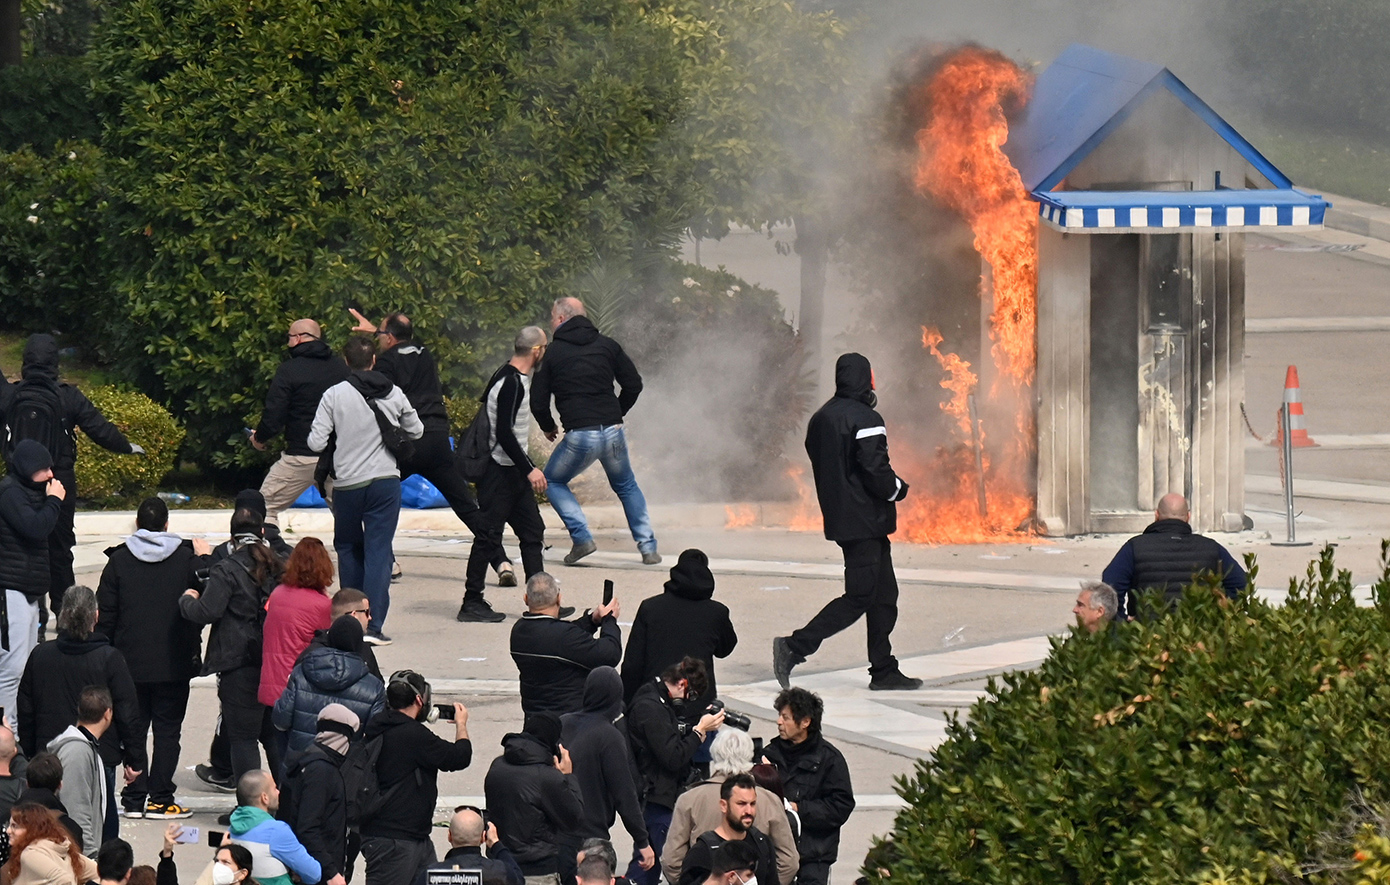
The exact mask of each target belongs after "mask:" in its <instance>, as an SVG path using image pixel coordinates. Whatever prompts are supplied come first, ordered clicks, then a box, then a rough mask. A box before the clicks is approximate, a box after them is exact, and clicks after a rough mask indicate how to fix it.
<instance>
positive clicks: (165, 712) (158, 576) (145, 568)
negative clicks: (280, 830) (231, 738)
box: [97, 498, 211, 819]
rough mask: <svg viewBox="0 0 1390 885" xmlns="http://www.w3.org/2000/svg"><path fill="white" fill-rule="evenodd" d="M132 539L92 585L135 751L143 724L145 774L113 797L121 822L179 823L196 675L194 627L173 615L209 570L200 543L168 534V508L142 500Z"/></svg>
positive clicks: (114, 552) (115, 550)
mask: <svg viewBox="0 0 1390 885" xmlns="http://www.w3.org/2000/svg"><path fill="white" fill-rule="evenodd" d="M135 525H136V527H137V528H136V531H135V534H133V535H131V536H130V537H128V538H126V539H125V543H123V544H118V545H117V546H115V547H109V548H107V550H106V557H107V560H106V568H105V569H104V570H103V571H102V573H101V583H100V584H98V585H97V608H98V612H99V615H98V619H97V632H99V633H101V634H103V635H105V636H106V638H107V639H109V640H110V641H111V644H112V645H114V646H115V647H116V649H117V650H118V651H119V652H120V653H121V654H122V655H124V656H125V660H126V664H127V665H128V666H129V668H130V676H131V679H132V680H133V681H134V682H135V694H136V699H137V701H138V702H139V707H140V714H139V719H138V720H137V721H136V723H135V725H136V735H135V739H136V740H138V741H139V742H140V744H141V746H143V745H144V743H145V740H146V736H147V735H148V734H149V732H150V729H151V726H153V730H154V753H153V755H152V756H151V757H150V765H149V771H148V772H147V773H142V774H141V775H140V777H138V778H137V779H136V780H135V782H134V783H131V784H129V785H127V786H126V788H125V789H124V790H123V791H122V792H121V805H122V806H123V808H124V811H125V814H126V816H127V817H151V818H168V819H173V818H184V817H188V816H189V815H190V814H191V812H189V811H188V810H187V809H185V808H183V807H182V806H180V805H178V804H177V803H176V802H175V801H174V772H176V771H178V767H179V751H180V746H179V740H180V737H181V735H182V731H183V719H184V715H185V713H186V712H187V710H188V685H189V680H191V679H192V678H193V677H194V676H196V675H198V670H199V660H198V656H199V654H198V653H199V644H200V643H199V628H198V625H196V624H194V623H193V622H192V621H189V620H186V619H185V618H184V617H183V615H182V614H180V612H179V597H180V596H182V595H183V591H185V590H188V589H190V588H191V589H197V588H198V585H199V581H198V577H197V572H198V571H199V570H200V569H205V568H207V567H208V566H209V565H210V559H211V557H210V556H209V554H210V553H211V550H210V549H209V547H208V544H207V542H206V541H204V540H203V539H201V538H195V539H193V540H192V541H185V540H184V539H183V538H181V537H179V536H178V535H176V534H174V533H172V532H170V531H169V530H168V529H169V508H168V507H167V506H165V504H164V502H163V501H161V500H159V499H158V498H146V499H145V500H144V501H142V502H141V503H140V509H139V510H137V511H136V512H135Z"/></svg>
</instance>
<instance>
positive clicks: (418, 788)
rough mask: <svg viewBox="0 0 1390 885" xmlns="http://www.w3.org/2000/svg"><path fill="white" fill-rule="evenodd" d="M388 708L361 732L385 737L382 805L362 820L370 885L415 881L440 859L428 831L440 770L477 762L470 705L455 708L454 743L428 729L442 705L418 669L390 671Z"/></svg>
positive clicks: (379, 773) (379, 768)
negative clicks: (470, 729)
mask: <svg viewBox="0 0 1390 885" xmlns="http://www.w3.org/2000/svg"><path fill="white" fill-rule="evenodd" d="M386 707H387V709H386V711H385V712H384V713H379V714H377V716H376V717H375V718H374V719H372V720H371V721H370V722H368V723H367V727H366V729H365V731H364V734H363V737H364V738H365V740H367V741H368V742H370V741H373V740H375V739H377V738H378V737H379V738H381V740H382V744H381V751H380V754H379V755H378V756H377V765H376V778H377V784H378V786H379V788H380V791H381V804H380V810H379V811H378V812H377V813H376V814H375V815H373V816H372V818H371V819H370V820H367V821H363V823H362V856H363V857H364V858H366V861H367V885H400V883H402V882H411V881H413V880H414V879H415V877H416V876H417V875H419V873H420V871H421V870H423V869H424V868H425V867H426V866H427V865H429V864H431V863H433V862H434V861H435V859H436V858H435V853H434V845H433V844H432V843H431V842H430V828H431V826H432V825H433V824H434V806H435V803H436V802H437V801H438V799H439V772H441V771H462V770H463V769H465V768H467V767H468V763H470V762H472V761H473V744H472V743H471V742H470V741H469V740H468V708H467V707H465V706H464V705H463V704H454V705H453V710H452V713H453V720H454V740H453V742H452V743H450V742H449V741H446V740H444V739H443V738H441V737H439V736H438V735H436V734H435V733H434V732H432V731H430V729H429V726H427V725H426V724H425V723H426V722H430V721H434V719H435V718H436V716H437V714H438V710H437V708H435V707H433V706H431V704H430V684H429V683H428V682H426V681H425V677H423V676H421V675H420V674H419V673H416V672H414V671H413V670H400V671H398V672H396V673H392V674H391V679H390V682H388V683H387V685H386ZM445 718H448V717H445Z"/></svg>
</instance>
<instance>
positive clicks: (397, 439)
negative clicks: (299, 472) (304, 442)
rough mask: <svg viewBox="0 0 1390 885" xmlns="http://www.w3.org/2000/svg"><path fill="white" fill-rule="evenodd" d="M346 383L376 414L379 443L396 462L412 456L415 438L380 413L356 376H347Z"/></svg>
mask: <svg viewBox="0 0 1390 885" xmlns="http://www.w3.org/2000/svg"><path fill="white" fill-rule="evenodd" d="M348 383H349V384H351V385H352V389H353V390H356V391H357V392H358V394H360V395H361V397H362V398H363V399H364V400H366V401H367V405H368V407H370V408H371V410H372V414H373V415H375V416H376V426H377V430H379V431H381V444H382V445H383V446H385V447H386V451H388V452H390V453H391V454H392V456H394V457H395V459H396V463H398V464H399V463H400V462H401V461H409V460H410V459H411V458H412V457H414V455H415V440H413V439H411V438H410V436H409V434H407V433H406V432H405V431H404V430H402V429H401V427H400V425H398V424H392V423H391V419H389V418H387V417H386V415H385V414H383V413H382V411H381V408H380V407H379V406H378V405H377V404H376V403H377V401H376V400H375V399H373V398H372V397H370V396H367V395H366V394H365V393H362V388H361V387H360V386H359V385H358V383H357V379H356V378H353V377H349V378H348ZM320 457H322V455H320Z"/></svg>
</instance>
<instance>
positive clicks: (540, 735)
mask: <svg viewBox="0 0 1390 885" xmlns="http://www.w3.org/2000/svg"><path fill="white" fill-rule="evenodd" d="M521 730H522V731H523V732H524V733H526V734H529V735H530V736H531V737H533V738H535V739H536V740H538V741H540V742H541V744H542V745H543V746H544V747H545V748H546V749H548V750H550V754H551V755H552V756H558V755H560V717H559V716H556V715H555V714H554V713H528V714H526V725H525V726H524V727H523V728H522V729H521Z"/></svg>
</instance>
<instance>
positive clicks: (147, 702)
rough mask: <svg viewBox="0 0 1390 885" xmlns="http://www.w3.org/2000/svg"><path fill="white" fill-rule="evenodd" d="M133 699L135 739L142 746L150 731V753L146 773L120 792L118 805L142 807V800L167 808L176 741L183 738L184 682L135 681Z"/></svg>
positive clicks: (175, 763) (171, 794)
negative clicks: (151, 736)
mask: <svg viewBox="0 0 1390 885" xmlns="http://www.w3.org/2000/svg"><path fill="white" fill-rule="evenodd" d="M135 700H136V702H137V703H138V704H139V710H140V712H139V718H137V719H136V720H135V738H134V739H135V740H137V741H139V742H140V744H141V745H144V743H145V738H146V736H147V735H148V734H149V733H150V730H151V729H153V731H154V752H153V753H151V754H150V764H149V771H145V772H141V773H140V776H139V777H138V778H136V779H135V782H134V783H132V784H129V785H127V786H126V788H125V789H123V790H121V804H122V805H124V806H125V807H126V808H144V806H145V797H146V796H148V797H149V799H150V801H152V802H154V803H156V804H159V805H167V804H168V803H170V802H173V801H174V773H175V772H177V771H178V770H179V752H180V750H181V749H182V748H181V747H180V746H179V740H180V738H181V737H182V735H183V718H184V716H185V715H186V714H187V713H188V683H187V682H137V683H135Z"/></svg>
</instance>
